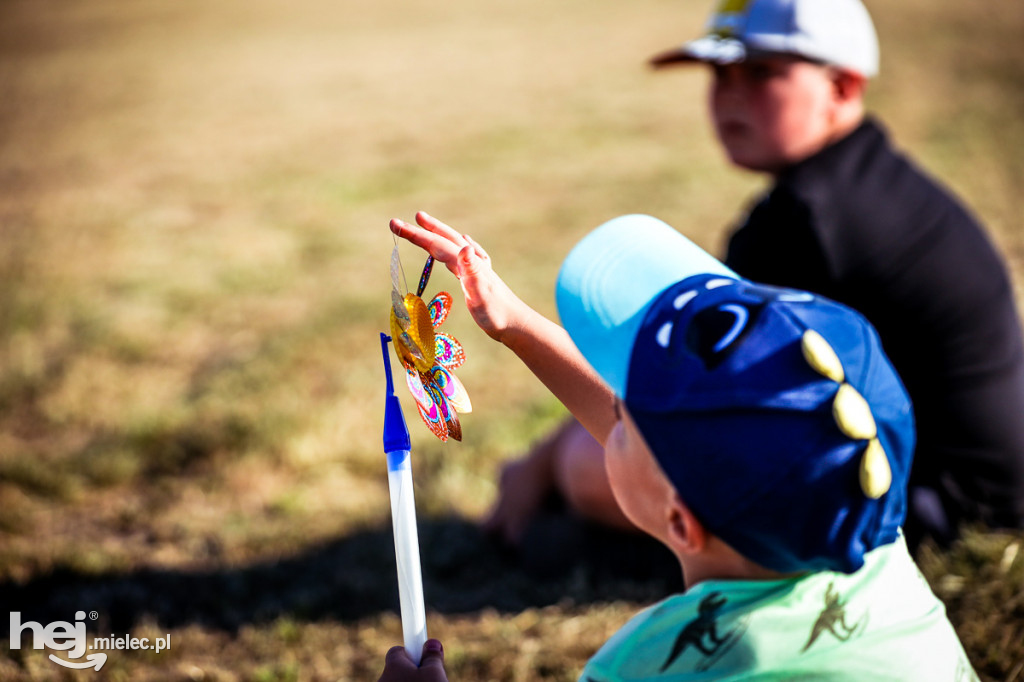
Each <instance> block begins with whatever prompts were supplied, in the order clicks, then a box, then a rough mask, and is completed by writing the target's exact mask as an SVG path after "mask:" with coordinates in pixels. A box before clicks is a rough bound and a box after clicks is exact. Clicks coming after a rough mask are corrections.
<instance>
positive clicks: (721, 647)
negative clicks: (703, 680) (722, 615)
mask: <svg viewBox="0 0 1024 682" xmlns="http://www.w3.org/2000/svg"><path fill="white" fill-rule="evenodd" d="M726 601H727V600H726V598H725V597H723V596H722V593H721V592H712V593H711V594H709V595H708V596H706V597H704V598H703V599H701V601H700V605H699V606H698V607H697V611H698V614H697V617H696V618H694V619H693V620H692V621H690V622H689V623H687V624H686V626H685V627H684V628H683V630H682V632H680V633H679V636H678V637H676V641H675V643H674V644H673V645H672V651H671V653H669V655H668V658H667V659H665V663H664V664H662V666H661V672H665V670H667V669H668V667H669V666H670V665H672V664H673V663H674V662H675V661H676V659H678V658H679V657H680V656H681V655H682V654H683V652H684V651H686V647H688V646H690V645H693V647H694V648H695V649H697V650H698V651H699V652H700V653H701V654H703V655H704V660H703V661H701V663H700V664H699V665H697V666H695V669H696V670H707V669H708V668H710V667H711V666H712V665H713V664H714V663H715V661H717V660H718V659H720V658H721V657H722V656H723V655H724V654H725V652H726V651H728V650H729V649H731V648H732V646H733V645H734V644H735V643H736V641H737V640H738V639H739V638H740V636H741V635H742V634H743V633H744V632H745V631H746V629H747V628H746V622H745V620H744V622H742V623H739V624H738V625H737V626H736V627H735V628H733V629H732V630H730V631H728V632H726V633H725V634H724V635H721V636H720V635H719V634H718V616H719V613H718V612H719V611H721V610H722V607H724V606H725V604H726Z"/></svg>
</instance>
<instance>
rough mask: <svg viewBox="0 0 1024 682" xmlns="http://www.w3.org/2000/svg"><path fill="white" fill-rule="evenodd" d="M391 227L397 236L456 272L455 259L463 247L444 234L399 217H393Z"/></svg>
mask: <svg viewBox="0 0 1024 682" xmlns="http://www.w3.org/2000/svg"><path fill="white" fill-rule="evenodd" d="M390 227H391V231H392V232H393V233H394V234H395V236H397V237H401V238H402V239H405V240H406V241H408V242H410V243H412V244H415V245H416V246H418V247H420V248H421V249H423V250H424V251H426V252H427V253H429V254H430V255H431V256H433V257H434V258H435V259H437V260H439V261H441V262H442V263H444V264H445V265H447V266H448V268H449V269H450V270H452V271H453V272H454V267H455V260H456V258H457V257H458V254H459V250H460V249H461V248H462V247H461V246H458V245H456V244H453V243H452V242H451V241H450V240H449V239H447V238H446V237H444V236H442V235H438V234H434V233H433V232H430V231H428V230H425V229H423V228H422V227H417V226H416V225H410V224H409V223H407V222H405V221H404V220H399V219H398V218H392V219H391V223H390Z"/></svg>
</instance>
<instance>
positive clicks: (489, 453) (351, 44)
mask: <svg viewBox="0 0 1024 682" xmlns="http://www.w3.org/2000/svg"><path fill="white" fill-rule="evenodd" d="M708 4H709V3H708V2H705V1H701V2H696V1H693V2H681V1H675V2H669V1H668V0H632V1H631V2H628V3H627V2H611V1H610V0H590V1H588V2H582V0H567V1H566V2H561V3H554V4H553V3H547V2H541V1H540V0H519V1H517V2H512V1H510V0H494V1H493V2H488V3H478V2H470V1H469V0H451V1H450V2H446V3H444V4H443V5H440V4H438V3H427V2H423V1H422V0H380V1H379V2H375V3H367V2H361V3H355V2H349V1H347V0H336V1H335V2H326V1H325V0H296V1H295V2H292V3H279V2H270V1H269V0H249V2H244V3H243V2H238V1H237V0H227V1H225V2H220V3H203V2H197V1H196V0H151V1H149V2H145V3H126V2H113V1H112V0H92V1H90V2H86V1H85V0H64V1H62V2H58V1H57V0H4V1H3V2H0V55H2V58H0V612H5V611H8V610H15V609H20V610H21V611H22V612H23V614H24V618H25V619H28V618H30V617H31V618H34V619H37V620H40V621H41V622H44V623H45V622H50V621H53V620H72V619H73V614H74V612H75V611H77V610H85V611H86V612H89V611H96V612H97V615H98V620H96V621H94V622H93V621H90V622H89V628H90V632H91V633H95V634H106V633H115V634H129V633H130V634H133V635H135V636H150V637H155V636H163V635H165V634H168V633H169V634H170V635H171V636H172V647H171V650H170V651H167V652H163V653H160V654H154V653H153V652H144V651H137V652H128V651H114V652H111V654H110V657H109V660H108V662H107V664H106V665H105V666H104V667H103V669H102V670H101V671H100V672H99V673H96V672H92V671H85V672H71V671H65V670H64V669H63V668H59V667H58V666H56V665H55V664H53V663H51V662H50V661H48V660H47V659H46V657H45V656H44V653H45V652H37V651H33V650H28V651H26V650H25V649H21V650H19V651H12V650H10V648H9V646H8V644H9V638H7V637H6V636H4V637H2V644H0V680H20V679H32V680H58V679H75V680H79V679H80V680H86V679H110V680H165V679H171V680H253V681H257V680H259V681H263V680H337V679H342V680H369V679H376V676H377V674H378V673H379V670H380V667H381V665H382V661H383V654H384V652H385V651H386V649H387V648H388V647H389V646H390V645H392V644H394V643H398V642H399V641H400V640H401V626H400V622H399V620H398V618H397V616H396V613H395V612H396V608H397V603H398V601H397V593H396V589H395V587H394V564H393V561H394V558H393V553H392V552H393V550H392V546H391V544H390V543H391V540H390V515H389V507H388V495H387V480H386V472H385V467H384V461H383V458H382V456H381V454H382V453H381V451H380V450H381V446H380V443H381V441H380V433H381V425H382V406H383V400H382V399H383V384H382V377H381V372H382V368H381V360H380V350H379V342H378V337H377V332H379V331H383V330H384V329H385V327H386V320H387V311H388V306H389V298H388V296H389V292H388V289H389V287H390V285H389V279H388V257H389V253H390V250H391V248H392V246H393V242H392V238H391V235H390V233H389V232H388V231H387V221H388V219H389V218H391V217H392V216H397V217H403V218H406V219H409V218H411V216H412V215H413V213H414V212H415V211H416V210H418V209H425V210H428V211H430V212H431V213H433V214H434V215H436V216H439V217H441V218H443V219H445V220H447V221H448V222H450V223H452V224H454V225H456V226H458V227H460V228H461V229H463V230H464V231H467V232H469V233H470V234H472V235H473V236H474V237H475V238H476V239H477V240H478V241H480V242H481V243H483V244H484V245H485V246H486V247H487V249H488V251H489V252H490V253H491V254H492V256H493V257H494V260H495V263H496V268H497V269H498V270H499V271H500V272H501V273H502V275H503V276H504V277H505V278H506V280H507V281H508V282H509V283H510V284H511V285H512V286H513V288H515V289H517V290H518V291H519V292H520V293H521V295H522V296H523V297H524V298H525V299H527V300H528V301H530V302H532V303H533V304H534V305H535V306H536V307H537V308H538V309H540V310H541V311H543V312H545V313H548V314H553V313H554V305H553V297H552V283H553V281H554V277H555V274H556V272H557V267H558V264H559V263H560V261H561V259H562V257H563V256H564V255H565V253H566V252H567V251H568V249H569V247H570V246H571V245H572V244H573V243H574V242H575V240H577V239H578V238H579V237H580V236H582V235H583V234H584V233H586V232H587V231H588V230H589V229H591V228H592V227H594V226H596V225H597V224H599V223H601V222H603V221H605V220H607V219H609V218H612V217H614V216H617V215H620V214H624V213H633V212H643V213H650V214H653V215H656V216H658V217H660V218H662V219H664V220H666V221H667V222H669V223H670V224H673V225H675V226H676V227H678V228H679V229H681V230H682V231H684V232H685V233H686V234H688V235H689V236H691V237H692V238H693V239H694V240H695V241H697V242H698V243H700V244H702V245H704V246H705V247H707V248H708V249H710V250H712V251H713V252H720V251H721V248H722V246H723V243H724V238H725V235H726V234H727V230H728V229H729V227H730V226H731V225H732V224H734V223H735V221H736V220H737V219H738V218H739V217H740V215H741V213H742V209H743V207H744V206H745V205H746V204H747V202H749V201H750V200H751V199H752V198H753V197H754V196H756V193H757V192H758V191H759V190H760V189H761V188H762V187H763V186H764V181H763V179H761V178H758V177H754V176H751V175H746V174H743V173H740V172H738V171H736V170H734V169H732V168H730V167H729V166H728V165H727V164H726V163H725V161H724V160H723V158H722V156H721V154H720V153H719V151H718V149H717V148H716V145H715V143H714V141H713V140H712V138H711V134H710V129H709V127H708V124H707V121H706V116H705V106H704V90H705V86H706V74H705V73H704V72H703V71H701V70H699V69H697V70H681V71H676V72H673V73H668V74H657V75H655V74H654V73H652V72H650V71H648V70H647V69H646V68H645V67H644V60H645V59H646V57H648V56H649V55H650V54H652V53H654V52H656V51H658V50H660V49H662V48H665V47H668V46H670V45H672V44H674V43H677V42H680V41H682V40H683V39H684V38H687V37H690V36H692V35H694V34H695V33H696V32H697V31H698V29H699V27H700V26H701V25H702V22H703V20H704V15H705V13H706V11H707V9H708ZM869 7H870V9H871V10H872V11H873V13H874V14H875V17H876V21H877V24H878V29H879V33H880V37H881V42H882V45H883V52H882V54H883V63H882V76H881V77H880V78H879V79H878V81H877V82H876V83H874V84H873V85H872V88H871V92H870V98H869V103H870V106H871V108H872V109H873V110H874V111H876V112H877V113H878V114H879V115H880V116H881V118H883V119H884V121H885V122H886V124H887V125H888V126H889V128H890V129H891V132H892V134H893V136H894V137H895V139H896V140H897V142H898V143H899V145H900V146H902V147H903V148H905V149H907V150H908V151H909V152H910V153H911V154H912V155H913V156H914V157H915V158H916V159H918V160H919V162H920V163H921V164H922V165H923V166H924V167H925V168H927V169H928V170H929V171H931V172H932V173H934V174H936V175H938V176H939V177H941V178H942V179H943V180H944V181H945V182H946V183H947V184H949V185H950V186H952V187H953V188H954V189H955V190H956V191H957V192H958V193H959V194H960V195H961V196H963V198H964V199H965V201H966V202H967V203H968V204H969V205H970V206H971V207H972V208H973V209H974V210H975V211H976V212H977V213H978V214H979V215H980V216H981V218H982V219H983V221H984V222H985V224H986V225H987V226H988V227H989V228H990V232H991V236H992V238H993V240H994V241H995V242H996V243H997V245H998V246H999V248H1000V249H1001V250H1002V252H1003V253H1004V254H1005V256H1006V258H1007V260H1008V262H1009V263H1010V266H1011V268H1012V271H1013V275H1014V280H1015V284H1016V286H1017V290H1018V295H1019V296H1018V298H1021V296H1020V294H1021V293H1022V292H1024V288H1022V286H1024V230H1022V227H1024V201H1022V195H1024V117H1021V112H1024V43H1022V41H1021V36H1022V35H1024V4H1022V3H1020V2H1014V1H1011V0H1004V1H1003V2H992V3H962V2H955V1H954V0H930V1H925V0H904V1H903V2H899V3H882V2H880V1H879V0H873V1H872V2H869ZM403 257H404V260H405V264H406V270H407V272H409V271H416V270H418V266H419V263H420V260H421V257H420V255H419V254H417V253H415V252H414V250H413V249H412V248H411V247H407V248H403ZM411 276H412V275H411V274H410V277H411ZM950 276H951V277H955V276H956V273H950ZM442 287H443V288H446V289H448V290H450V291H453V293H456V294H458V284H457V282H455V280H454V279H453V278H452V277H451V276H450V274H448V273H447V272H443V271H440V270H439V271H438V272H437V273H435V275H434V279H433V281H432V284H431V286H430V288H429V289H428V292H430V293H432V292H433V291H435V290H437V289H439V288H442ZM456 298H457V300H458V296H457V297H456ZM1021 300H1024V298H1022V299H1021ZM446 328H448V329H449V330H450V331H452V332H453V333H454V334H455V335H456V336H457V337H458V338H459V339H461V340H462V342H463V344H464V345H465V347H466V349H467V353H468V356H469V360H468V363H467V365H466V366H465V367H464V368H463V369H462V370H460V376H461V378H462V379H463V381H464V383H465V384H466V386H467V387H468V389H469V391H470V393H471V395H472V398H473V403H474V408H475V409H474V412H473V413H472V414H471V415H468V416H467V417H466V418H465V419H464V421H463V426H464V430H465V434H466V435H465V440H464V442H463V443H461V444H458V443H451V444H447V445H442V444H440V443H438V442H437V441H435V440H433V439H432V437H431V436H429V434H427V432H426V430H425V429H423V428H420V426H419V424H418V423H417V424H412V423H411V422H410V425H411V428H412V430H413V435H414V458H415V460H414V471H415V478H416V484H417V491H416V492H417V502H418V508H419V513H420V518H421V524H422V525H421V535H422V540H423V553H424V571H425V580H426V592H427V601H428V607H429V617H428V625H429V630H430V633H431V635H432V636H437V637H440V638H441V639H443V640H444V642H445V646H446V651H447V660H448V663H449V666H448V667H449V671H450V673H451V675H452V678H453V679H461V680H491V679H493V680H514V681H519V680H536V679H544V680H567V679H575V676H576V675H577V674H578V672H579V670H580V669H581V667H582V665H583V663H584V661H585V660H586V658H587V657H588V656H589V655H590V654H591V653H593V651H594V650H595V649H596V648H597V646H598V645H599V644H600V643H601V642H602V641H603V640H604V639H605V638H606V637H607V636H608V635H609V634H610V633H611V632H613V631H614V630H615V629H616V628H617V627H618V626H619V625H621V624H622V623H623V622H624V621H625V620H626V619H627V618H628V617H629V615H630V614H631V613H633V612H634V611H635V610H637V609H638V608H639V607H640V606H641V605H643V604H646V603H649V602H650V601H652V600H654V599H656V598H658V597H659V595H660V594H662V593H664V591H665V590H668V589H672V587H673V586H672V585H671V581H667V580H666V579H664V578H662V577H658V575H661V574H658V575H654V574H653V573H652V575H651V576H650V578H649V579H643V576H642V575H641V576H640V577H636V575H635V574H634V577H633V578H627V577H624V573H626V572H628V570H629V569H630V567H629V566H625V567H623V566H619V565H612V564H611V563H609V562H607V561H603V560H602V558H601V557H602V556H606V555H607V552H601V551H600V546H599V545H597V544H596V543H597V542H598V541H597V540H595V539H594V537H593V536H592V535H591V534H589V532H587V531H585V530H584V531H580V530H579V529H568V531H566V529H561V530H559V529H558V528H555V529H551V528H541V529H540V530H539V531H538V532H540V533H542V534H543V533H548V534H549V535H551V534H554V535H552V536H553V537H559V536H558V535H557V533H558V532H563V531H564V532H568V535H566V537H572V538H574V542H575V543H576V544H573V545H570V548H571V549H572V552H571V553H570V554H571V555H572V556H571V557H570V558H569V559H566V560H565V561H563V562H554V563H545V561H543V560H539V561H524V560H523V559H522V558H516V557H512V556H509V555H507V554H506V553H504V552H502V551H501V550H499V549H498V548H495V547H493V546H491V545H490V544H488V543H487V542H486V541H485V540H484V539H483V538H482V537H480V535H479V533H478V531H477V530H476V527H475V525H474V524H475V521H476V520H477V519H479V517H480V516H481V515H482V514H483V513H484V512H485V511H486V509H487V508H488V506H489V505H490V503H491V502H492V501H493V499H494V495H495V475H496V471H497V470H498V468H499V466H500V464H501V462H503V461H505V460H506V459H508V458H509V457H512V456H515V455H516V454H518V453H520V452H522V451H523V450H524V449H525V448H527V447H528V446H529V444H530V443H531V442H532V441H533V440H534V439H535V438H537V437H538V436H539V435H540V434H542V433H543V432H544V431H545V430H546V429H548V428H550V427H551V426H552V425H553V424H555V423H556V422H557V421H558V420H559V419H560V418H561V416H562V414H563V413H562V411H561V408H560V406H559V405H558V404H557V403H556V402H555V401H554V400H553V399H552V398H551V397H550V396H549V395H548V394H547V393H546V392H545V391H544V389H543V388H542V387H541V386H540V385H539V384H538V383H537V382H536V381H535V380H534V379H533V378H532V377H531V376H530V375H529V373H528V372H527V371H526V370H524V369H523V368H521V367H519V366H517V365H516V363H515V362H513V361H512V360H513V357H512V355H511V354H510V353H508V352H507V351H504V350H503V349H502V348H500V347H498V346H497V345H496V344H493V343H491V342H490V341H489V340H488V339H487V338H486V337H485V336H484V335H483V334H481V333H480V332H479V331H477V330H476V329H475V327H474V326H473V325H472V322H471V321H470V320H469V318H468V315H467V314H466V313H465V311H464V310H460V309H457V310H456V311H455V312H454V313H453V315H452V317H451V318H450V320H449V321H448V322H447V323H446ZM402 400H403V402H404V404H405V406H406V411H407V414H410V415H413V414H414V410H413V409H412V403H411V400H409V399H407V396H403V398H402ZM1022 540H1024V536H1022V535H1021V534H1016V535H1013V534H1003V533H992V532H985V531H983V530H981V529H977V530H972V531H970V532H969V533H968V534H967V535H966V537H965V540H964V542H962V543H961V544H959V545H958V546H957V547H955V548H954V549H953V550H952V551H950V552H947V553H940V552H937V551H934V550H932V549H930V548H925V549H924V550H923V551H922V553H921V556H920V557H919V559H920V561H921V563H922V566H923V567H924V569H925V572H926V574H927V576H928V578H929V580H930V581H931V582H932V584H933V586H934V587H935V589H936V592H937V593H938V594H939V595H940V596H941V597H942V598H943V600H944V601H945V602H946V603H947V605H948V607H949V609H950V613H951V617H952V619H953V621H954V624H955V625H956V626H957V628H958V631H959V632H960V634H961V636H962V638H963V639H964V642H965V644H966V646H967V649H968V651H969V654H970V655H971V657H972V660H973V662H974V663H975V665H976V666H977V668H978V670H979V672H980V673H982V677H983V679H985V680H1006V681H1007V682H1009V681H1011V680H1024V556H1018V549H1019V548H1020V546H1021V543H1022ZM602 541H603V540H602ZM610 541H612V542H615V543H618V544H619V545H621V546H622V547H626V548H629V547H631V546H632V545H631V543H632V542H633V540H632V539H630V538H613V539H611V540H610ZM650 551H651V550H650V548H649V547H646V546H644V547H640V548H636V551H635V552H632V551H625V552H621V554H624V555H630V556H636V557H650V558H651V561H652V563H653V564H655V565H662V564H663V562H664V560H665V557H664V556H663V555H660V554H656V553H654V554H648V552H650ZM1022 554H1024V553H1022ZM588 556H589V557H593V558H594V560H593V561H583V560H582V559H580V557H588ZM659 562H660V564H659ZM623 568H625V569H626V571H623V570H622V569H623ZM652 571H653V569H652ZM3 617H5V616H3ZM6 631H7V629H6V625H5V628H4V632H5V633H6Z"/></svg>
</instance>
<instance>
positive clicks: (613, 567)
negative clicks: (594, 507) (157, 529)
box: [0, 514, 681, 635]
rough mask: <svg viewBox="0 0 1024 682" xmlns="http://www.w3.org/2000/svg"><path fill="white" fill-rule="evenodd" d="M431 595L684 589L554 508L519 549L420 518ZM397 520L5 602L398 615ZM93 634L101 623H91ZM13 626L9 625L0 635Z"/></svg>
mask: <svg viewBox="0 0 1024 682" xmlns="http://www.w3.org/2000/svg"><path fill="white" fill-rule="evenodd" d="M419 533H420V545H421V554H422V564H423V575H424V593H425V595H426V601H427V608H428V610H430V611H435V612H440V613H446V614H454V613H472V612H476V611H480V610H482V609H486V608H491V609H496V610H498V611H501V612H518V611H521V610H523V609H526V608H529V607H540V606H546V605H550V604H555V603H560V602H565V601H566V600H568V601H570V602H572V603H575V604H584V603H591V602H597V601H609V600H617V599H624V600H631V601H642V602H650V601H654V600H656V599H659V598H661V597H663V596H665V595H666V594H668V593H669V592H672V591H677V590H679V589H681V578H680V576H679V569H678V564H676V562H675V559H674V558H673V557H672V556H671V555H670V554H669V553H668V551H667V550H666V549H665V548H663V547H662V546H660V545H658V544H656V543H655V542H654V541H653V540H651V539H649V538H647V537H643V536H640V535H634V534H626V533H617V532H613V531H608V530H606V529H599V528H596V527H594V526H590V525H587V524H583V523H581V522H579V521H576V520H574V519H570V518H567V517H565V516H563V515H558V514H552V515H548V516H546V517H543V518H542V519H540V520H539V521H537V522H535V523H534V524H533V525H532V527H531V528H530V530H529V532H528V534H527V537H526V541H525V542H524V546H525V548H526V549H524V550H523V551H519V552H515V553H513V552H511V551H509V550H507V549H505V548H502V547H501V546H499V545H498V544H497V543H495V542H494V541H492V540H490V539H489V538H487V537H485V536H484V535H483V534H482V533H481V532H480V530H479V529H478V528H477V527H476V525H475V524H473V523H471V522H469V521H466V520H463V519H456V518H448V519H421V520H420V528H419ZM395 576H396V572H395V558H394V546H393V542H392V535H391V528H390V526H387V527H381V528H375V529H369V530H365V531H362V532H360V533H358V534H355V535H353V536H350V537H345V538H342V539H339V540H336V541H334V542H331V543H329V544H326V545H322V546H319V547H316V548H313V549H310V550H309V551H307V552H305V553H303V554H300V555H297V556H293V557H290V558H282V559H279V560H275V561H271V562H264V563H258V564H252V565H248V566H243V567H238V568H226V569H217V570H197V571H188V570H155V569H144V570H139V571H135V572H129V573H124V574H110V575H99V576H91V575H84V574H81V573H77V572H74V571H70V570H59V571H55V572H53V573H51V574H48V575H44V576H39V577H35V578H33V579H31V580H30V581H28V582H27V583H10V582H9V583H0V604H4V605H5V606H7V607H8V609H9V610H10V611H20V612H21V622H22V623H24V622H26V621H28V620H33V621H37V622H40V623H43V624H46V623H49V622H53V621H56V620H64V621H71V620H73V619H74V615H75V612H76V611H85V612H87V613H88V612H90V611H96V612H97V613H98V614H100V620H99V622H98V623H97V624H96V625H99V626H100V627H102V628H103V629H104V631H108V632H116V633H121V632H125V631H128V630H129V629H130V628H131V627H132V626H133V625H135V624H137V623H139V622H140V621H143V620H148V621H155V622H156V623H158V624H159V625H161V626H163V627H180V626H185V625H189V624H199V625H203V626H205V627H212V628H219V629H223V630H227V631H235V630H236V629H238V628H239V627H241V626H243V625H246V624H259V623H265V622H268V621H272V620H275V619H277V618H279V617H289V618H295V619H299V620H308V621H318V620H336V621H341V622H351V621H356V620H359V619H361V618H363V617H366V616H370V615H373V614H376V613H380V612H383V611H397V609H398V588H397V584H396V577H395ZM86 625H87V627H88V628H89V629H93V624H92V623H91V622H90V621H88V620H87V621H86ZM9 629H10V623H9V622H8V621H7V620H6V619H4V620H2V621H0V634H3V635H7V634H9Z"/></svg>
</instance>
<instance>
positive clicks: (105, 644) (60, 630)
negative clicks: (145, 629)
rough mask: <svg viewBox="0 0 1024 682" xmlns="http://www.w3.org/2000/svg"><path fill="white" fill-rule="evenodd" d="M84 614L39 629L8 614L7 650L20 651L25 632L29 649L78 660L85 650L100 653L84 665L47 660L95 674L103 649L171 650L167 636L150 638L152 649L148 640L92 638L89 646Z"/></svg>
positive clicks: (104, 657) (92, 615)
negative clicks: (30, 637)
mask: <svg viewBox="0 0 1024 682" xmlns="http://www.w3.org/2000/svg"><path fill="white" fill-rule="evenodd" d="M98 617H99V615H98V614H97V613H96V612H95V611H93V612H91V613H90V614H89V619H90V620H96V619H97V618H98ZM85 618H86V614H85V611H77V612H76V613H75V622H73V623H69V622H67V621H63V620H58V621H54V622H52V623H50V624H48V625H45V626H44V625H42V624H41V623H37V622H35V621H31V620H29V621H25V622H24V623H22V622H21V612H20V611H13V612H11V623H10V625H11V629H10V633H11V649H21V638H22V635H23V634H25V633H26V631H28V632H30V633H31V635H32V648H33V649H43V648H47V649H53V650H55V651H66V652H67V654H66V655H67V657H68V658H71V659H78V658H81V657H82V654H84V653H85V652H86V650H87V649H88V650H90V651H92V650H97V649H98V650H100V653H90V654H89V655H88V656H86V657H85V660H84V661H74V660H71V661H68V660H65V659H63V658H60V657H59V656H56V655H55V654H50V656H49V658H50V660H51V661H53V662H54V663H57V664H59V665H62V666H64V667H65V668H79V669H83V668H95V669H96V670H99V669H100V668H102V667H103V664H104V663H106V662H107V655H106V654H105V653H102V650H104V649H108V650H109V649H116V650H137V649H153V650H155V651H156V652H157V653H160V652H161V651H166V650H167V649H170V648H171V635H170V633H167V634H166V635H165V636H164V637H154V638H153V643H152V645H151V644H150V639H149V637H141V638H139V637H115V636H113V635H111V636H110V637H93V640H92V644H89V641H88V635H86V633H85V622H84V621H85Z"/></svg>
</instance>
